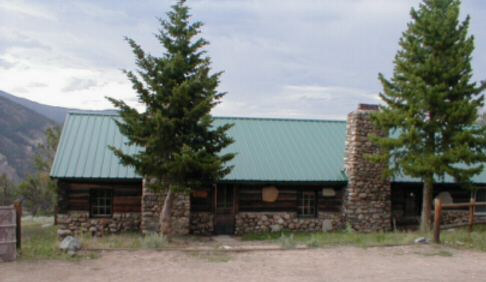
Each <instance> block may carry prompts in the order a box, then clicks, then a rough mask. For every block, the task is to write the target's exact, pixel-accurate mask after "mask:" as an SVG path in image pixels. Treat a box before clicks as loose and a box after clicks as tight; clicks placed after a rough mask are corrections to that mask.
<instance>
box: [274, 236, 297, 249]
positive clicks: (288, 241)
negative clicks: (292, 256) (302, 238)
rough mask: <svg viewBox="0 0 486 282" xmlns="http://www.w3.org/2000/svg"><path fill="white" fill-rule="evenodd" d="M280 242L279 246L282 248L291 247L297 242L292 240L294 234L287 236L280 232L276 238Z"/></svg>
mask: <svg viewBox="0 0 486 282" xmlns="http://www.w3.org/2000/svg"><path fill="white" fill-rule="evenodd" d="M278 240H279V242H280V247H281V248H284V249H293V248H295V247H296V246H297V243H296V242H295V241H294V234H290V235H289V236H288V237H287V236H285V234H284V233H282V236H280V238H279V239H278Z"/></svg>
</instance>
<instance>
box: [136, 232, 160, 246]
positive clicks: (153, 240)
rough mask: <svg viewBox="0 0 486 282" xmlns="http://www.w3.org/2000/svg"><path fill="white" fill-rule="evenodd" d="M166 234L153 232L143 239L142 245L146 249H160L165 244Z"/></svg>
mask: <svg viewBox="0 0 486 282" xmlns="http://www.w3.org/2000/svg"><path fill="white" fill-rule="evenodd" d="M165 243H166V236H165V235H164V234H162V233H156V232H154V233H151V234H148V235H145V237H143V240H142V247H144V248H146V249H160V248H163V247H164V246H165Z"/></svg>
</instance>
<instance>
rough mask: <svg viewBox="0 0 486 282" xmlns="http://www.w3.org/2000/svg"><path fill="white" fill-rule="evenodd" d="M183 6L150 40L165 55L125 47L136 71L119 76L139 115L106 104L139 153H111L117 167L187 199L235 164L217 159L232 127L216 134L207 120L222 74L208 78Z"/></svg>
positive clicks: (179, 4)
mask: <svg viewBox="0 0 486 282" xmlns="http://www.w3.org/2000/svg"><path fill="white" fill-rule="evenodd" d="M184 3H185V1H184V0H180V1H178V2H177V4H175V5H174V6H172V8H173V11H171V12H168V13H167V16H168V21H166V20H163V19H161V20H160V23H161V29H160V30H159V31H160V32H159V34H157V35H156V37H157V39H158V40H159V42H160V44H161V45H162V46H163V47H164V49H165V51H166V52H165V53H164V54H163V55H162V57H155V56H152V55H151V54H147V53H145V52H144V51H143V50H142V48H141V47H140V46H139V45H137V44H136V43H135V41H134V40H132V39H128V38H127V39H126V40H127V41H128V43H129V44H130V46H131V47H132V49H133V53H134V54H135V57H136V64H137V66H138V67H139V69H138V71H137V72H136V73H134V72H132V71H126V70H125V73H126V75H127V76H128V78H129V80H130V81H131V82H132V84H133V89H135V91H136V93H137V98H138V101H139V102H140V103H142V104H143V105H144V106H145V111H143V112H139V111H138V110H136V109H135V108H132V107H130V106H129V105H127V104H126V103H125V102H124V101H122V100H116V99H113V98H108V99H109V100H110V101H111V102H112V103H113V105H114V106H115V107H116V108H119V109H120V116H121V118H122V121H119V122H117V124H118V127H119V128H120V132H121V133H122V134H123V135H125V136H127V137H128V139H129V140H130V144H136V145H138V146H140V147H143V148H145V150H143V151H141V152H139V153H137V154H133V155H127V154H124V153H123V152H122V151H121V150H118V149H116V148H113V147H111V148H110V149H111V150H113V152H114V153H115V154H116V155H117V156H118V157H119V158H120V160H121V162H122V163H123V164H125V165H132V166H134V167H135V169H136V171H137V173H139V174H140V175H144V176H145V177H147V178H148V179H151V181H150V183H148V184H149V185H150V187H151V188H153V189H154V190H156V191H160V190H165V189H167V188H170V189H171V191H185V190H186V189H188V188H191V189H192V188H196V187H199V186H202V185H207V184H210V183H214V181H215V180H216V179H218V178H221V177H223V176H224V175H226V174H228V173H229V172H230V170H231V167H227V166H225V163H226V162H228V161H229V160H231V159H232V158H233V157H234V154H225V155H218V153H220V152H221V150H222V149H223V148H225V147H226V146H228V145H229V144H231V143H232V142H233V140H232V139H231V138H229V137H227V136H226V134H225V133H226V131H227V130H228V129H229V128H230V127H231V125H224V126H220V127H217V128H214V127H213V126H212V122H213V118H212V116H211V115H210V111H211V109H212V108H213V107H214V106H216V105H217V104H218V103H220V99H221V98H222V97H223V96H224V94H225V93H218V92H217V91H216V88H217V86H218V84H219V77H220V75H221V72H217V73H214V74H210V71H211V68H210V63H211V61H210V58H209V57H207V56H204V55H205V51H203V50H201V48H203V47H204V46H206V45H208V44H209V43H208V41H206V40H204V39H203V38H199V39H194V37H195V36H196V35H197V34H198V33H200V28H201V27H202V25H203V24H202V23H201V22H194V23H192V24H191V23H189V17H190V15H189V14H188V11H189V8H188V7H187V6H184Z"/></svg>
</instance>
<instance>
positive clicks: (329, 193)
mask: <svg viewBox="0 0 486 282" xmlns="http://www.w3.org/2000/svg"><path fill="white" fill-rule="evenodd" d="M322 196H324V197H335V196H336V191H334V189H333V188H322Z"/></svg>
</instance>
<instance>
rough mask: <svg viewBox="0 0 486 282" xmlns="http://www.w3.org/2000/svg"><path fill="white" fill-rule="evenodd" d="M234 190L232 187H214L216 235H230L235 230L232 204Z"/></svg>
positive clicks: (233, 205)
mask: <svg viewBox="0 0 486 282" xmlns="http://www.w3.org/2000/svg"><path fill="white" fill-rule="evenodd" d="M234 201H235V189H234V187H233V186H232V185H221V186H219V185H218V186H217V187H216V226H215V230H214V232H215V233H216V234H217V235H222V234H227V235H232V234H233V233H234V230H235V214H234V207H235V204H234Z"/></svg>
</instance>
